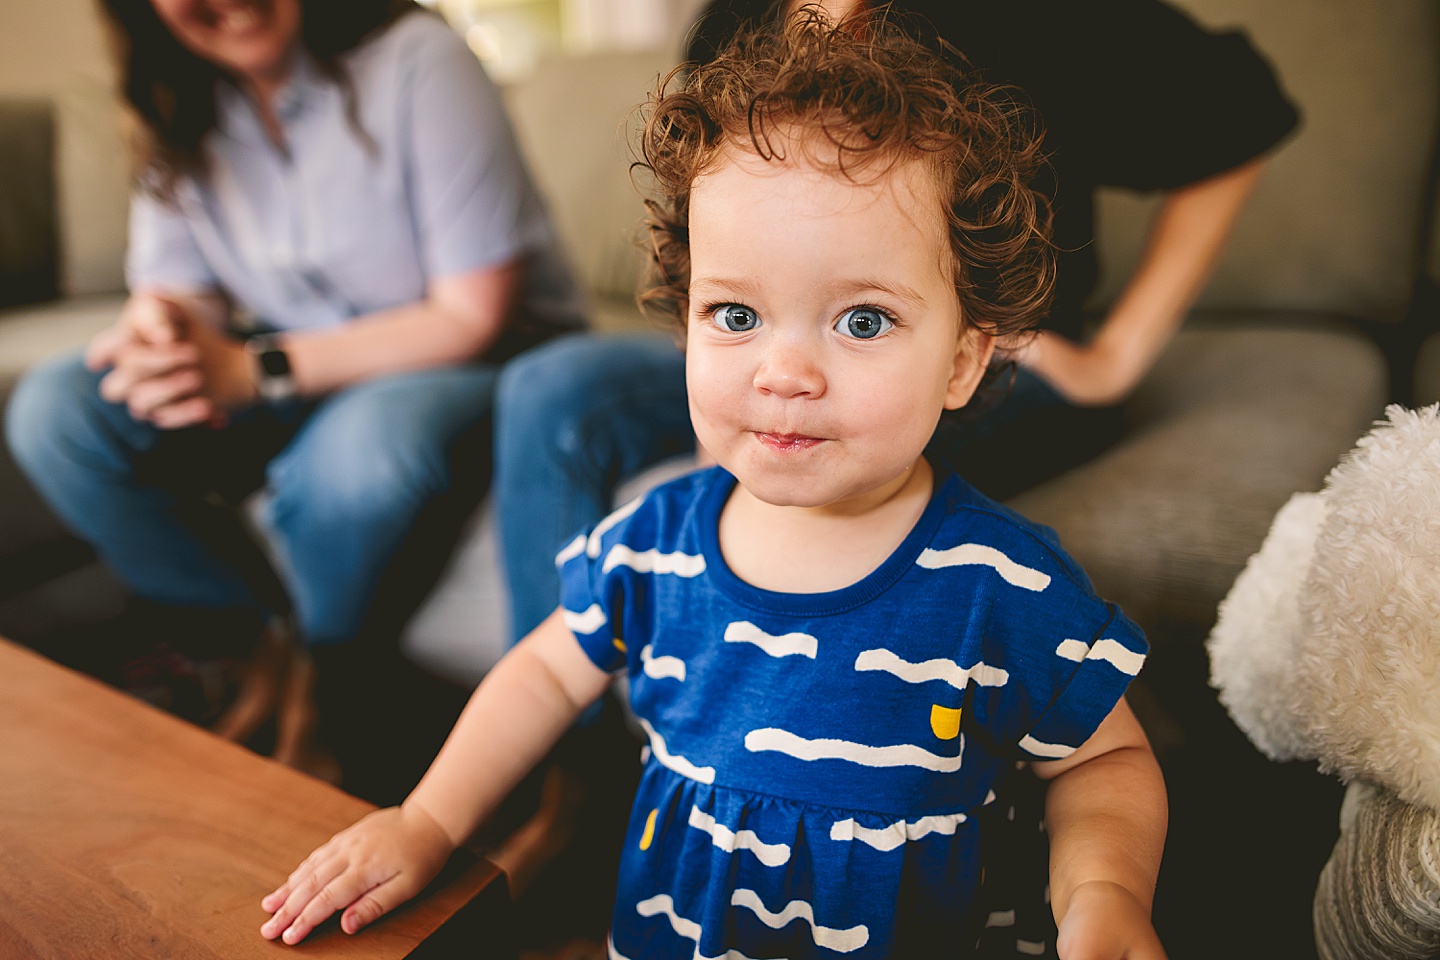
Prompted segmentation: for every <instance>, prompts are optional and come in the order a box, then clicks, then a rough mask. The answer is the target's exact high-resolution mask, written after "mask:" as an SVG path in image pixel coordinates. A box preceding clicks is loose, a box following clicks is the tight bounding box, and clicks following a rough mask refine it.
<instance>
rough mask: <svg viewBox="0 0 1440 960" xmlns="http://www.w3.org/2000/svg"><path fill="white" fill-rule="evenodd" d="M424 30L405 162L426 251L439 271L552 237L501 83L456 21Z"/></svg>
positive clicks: (427, 262)
mask: <svg viewBox="0 0 1440 960" xmlns="http://www.w3.org/2000/svg"><path fill="white" fill-rule="evenodd" d="M416 19H422V18H416ZM422 27H423V28H428V29H418V30H417V32H416V42H417V43H418V44H420V49H418V50H416V51H415V52H414V55H413V56H412V57H411V62H412V63H413V73H412V83H411V85H410V94H409V101H408V103H406V104H405V109H406V110H407V112H408V117H407V118H406V122H407V123H408V131H407V133H408V136H407V139H408V143H407V158H406V161H407V165H408V170H409V178H410V190H411V195H412V198H413V202H414V204H415V218H416V225H417V229H418V232H419V242H420V256H421V259H422V262H423V264H424V268H425V273H426V275H427V276H429V277H432V278H435V277H447V276H453V275H455V274H459V273H465V272H467V271H470V270H474V269H476V268H479V267H485V266H491V265H498V264H501V263H504V262H505V261H507V260H510V259H513V258H515V257H517V256H519V255H521V254H523V253H526V252H528V251H531V250H535V249H539V248H541V247H543V246H545V245H546V244H548V243H549V242H550V236H549V225H548V221H547V220H546V217H545V214H544V210H543V208H542V206H541V205H540V203H539V199H538V196H537V195H536V193H535V190H534V188H533V186H532V184H531V181H530V177H529V174H528V172H527V170H526V168H525V165H524V161H523V159H522V158H521V154H520V150H519V148H518V146H517V144H516V140H515V134H514V131H513V130H512V128H511V126H510V120H509V117H508V116H507V115H506V113H505V107H504V103H503V101H502V100H501V97H500V92H499V90H498V89H497V88H496V86H495V84H494V82H492V81H491V80H490V78H489V76H488V75H487V74H486V73H485V69H484V68H483V67H482V66H481V65H480V62H479V61H478V60H477V59H476V58H475V56H474V55H473V54H472V53H471V52H470V51H469V49H468V48H466V46H465V45H464V43H462V42H461V41H460V38H459V37H457V36H455V35H454V34H453V33H451V32H450V31H449V28H447V27H445V26H444V24H438V23H437V24H433V25H432V24H430V23H425V24H423V25H422Z"/></svg>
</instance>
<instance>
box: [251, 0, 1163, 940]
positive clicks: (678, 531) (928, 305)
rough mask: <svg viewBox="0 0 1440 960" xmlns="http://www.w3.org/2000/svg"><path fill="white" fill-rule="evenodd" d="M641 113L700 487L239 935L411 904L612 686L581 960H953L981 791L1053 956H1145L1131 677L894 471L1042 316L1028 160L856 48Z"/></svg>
mask: <svg viewBox="0 0 1440 960" xmlns="http://www.w3.org/2000/svg"><path fill="white" fill-rule="evenodd" d="M672 87H673V88H672V89H670V92H668V93H666V92H664V90H665V89H666V88H665V87H662V93H661V94H659V95H657V98H656V100H655V101H654V102H653V103H652V106H651V112H650V116H649V118H648V122H647V124H646V129H645V134H644V138H643V150H644V154H645V160H646V165H647V166H648V167H649V169H650V170H651V171H653V173H654V175H655V180H656V182H657V184H658V189H659V193H660V194H661V196H662V199H661V200H660V201H659V202H655V203H651V204H650V205H649V206H650V211H651V222H650V229H651V235H652V238H653V240H654V260H655V263H654V267H655V270H654V273H655V279H654V282H653V284H652V286H651V289H650V290H649V291H648V293H646V294H645V295H644V297H643V299H644V301H645V302H646V304H647V306H649V307H650V308H652V309H654V310H657V311H659V312H660V313H664V314H668V315H670V316H673V317H675V318H676V319H677V320H679V321H680V322H681V324H682V325H683V330H684V340H685V345H686V358H687V359H686V364H687V368H686V376H687V382H688V385H689V396H690V414H691V418H692V420H693V423H694V427H695V432H696V436H697V438H698V440H699V441H700V443H701V444H702V445H703V447H704V448H705V450H706V451H708V452H709V454H710V455H711V456H712V457H713V458H714V460H715V461H716V463H717V464H718V466H716V467H713V468H711V469H708V470H703V471H700V472H697V473H694V474H691V475H689V476H686V477H683V478H681V479H679V480H677V481H674V482H672V483H669V484H666V485H664V486H662V487H660V488H658V489H656V490H655V491H653V492H652V493H650V494H648V495H647V496H644V497H642V498H640V499H638V500H636V501H635V502H633V503H630V504H628V505H626V506H624V507H622V508H621V509H619V510H617V511H616V512H615V513H613V514H612V515H611V516H609V517H608V518H606V519H605V520H604V521H602V522H601V523H599V524H598V525H596V526H595V527H594V528H593V529H592V530H590V531H588V532H587V533H586V534H583V535H581V536H578V537H577V538H576V539H575V541H574V542H573V543H571V544H570V545H569V546H568V547H566V548H565V549H564V550H563V551H561V553H560V555H559V556H558V557H557V560H556V562H557V564H558V565H559V566H560V569H561V574H562V580H563V589H562V594H563V596H562V602H561V606H560V608H559V609H558V610H557V611H556V612H555V613H554V614H553V615H552V616H551V617H550V618H549V619H548V620H546V621H545V622H544V623H543V624H541V625H540V626H539V627H538V628H537V629H536V630H535V631H534V632H533V633H531V634H530V636H529V637H527V638H526V639H525V640H524V642H522V643H521V644H520V645H519V646H517V647H516V648H515V650H514V651H513V652H512V653H510V654H509V655H508V656H507V657H506V658H505V659H504V660H503V661H502V662H501V663H500V664H499V665H497V666H496V668H495V669H494V670H493V671H492V672H491V673H490V675H489V676H488V677H487V678H486V679H485V681H484V683H483V684H481V686H480V688H479V689H478V690H477V691H476V693H475V695H474V697H473V698H472V699H471V701H470V703H469V705H468V706H467V707H466V709H465V712H464V713H463V715H462V716H461V718H460V720H459V721H458V723H457V724H456V727H455V730H454V731H453V732H452V734H451V735H450V738H449V740H448V741H447V742H446V744H445V746H444V748H443V749H442V750H441V752H440V754H439V756H438V757H437V758H436V760H435V762H434V764H433V765H432V766H431V768H430V770H429V771H428V772H427V773H426V775H425V777H424V778H423V779H422V781H421V782H420V784H419V785H418V786H417V787H416V788H415V790H414V792H413V793H412V794H411V795H410V796H409V798H408V799H407V800H406V801H405V802H404V803H403V804H402V805H401V806H399V807H396V808H392V809H387V810H381V811H378V812H376V813H374V814H371V815H370V816H369V817H367V818H365V819H364V820H362V821H360V822H359V823H358V824H356V825H355V826H353V827H351V828H349V829H347V830H345V831H343V832H342V833H340V834H338V835H337V836H336V837H335V838H334V839H332V840H331V841H330V842H329V843H327V844H326V845H325V846H323V847H321V848H320V849H319V850H317V851H316V852H315V853H314V854H312V855H311V856H310V858H309V859H307V860H306V861H305V862H304V863H303V864H301V866H300V867H299V868H298V869H297V870H296V871H295V872H294V873H293V874H292V875H291V877H290V878H289V880H287V881H286V882H285V883H284V884H283V885H282V886H281V887H280V888H279V889H278V890H276V891H275V892H274V893H272V894H270V895H269V896H268V897H266V898H265V900H264V901H263V906H264V908H265V909H266V910H267V911H270V912H272V913H273V916H272V917H271V918H270V920H269V921H268V922H266V924H265V925H264V927H263V928H262V933H263V934H264V935H265V936H266V937H270V938H274V937H282V938H283V940H284V941H285V942H286V943H296V942H298V941H299V940H301V939H302V938H303V937H304V936H306V935H307V934H308V933H309V932H310V931H311V930H312V929H313V928H314V927H315V925H316V924H318V923H320V922H321V921H322V920H324V919H325V918H326V917H327V916H329V915H330V914H331V913H332V912H334V911H335V910H337V909H338V910H343V914H342V916H341V921H340V923H341V927H342V929H344V930H345V931H347V932H354V931H355V930H358V929H359V928H361V927H363V926H364V925H365V924H367V923H370V922H371V921H373V920H375V919H376V918H377V917H379V916H381V915H382V914H383V913H385V912H386V911H387V910H389V909H392V908H393V907H395V906H396V905H398V904H399V903H401V902H403V901H404V900H406V899H407V898H409V897H411V896H413V895H414V894H415V893H416V892H418V891H419V890H420V889H421V888H422V887H423V886H424V885H425V884H426V883H427V882H428V881H429V880H430V879H431V878H432V877H433V876H434V875H435V874H436V873H437V871H438V870H439V869H440V867H441V865H442V864H443V863H444V862H445V860H446V859H447V857H448V856H449V855H450V853H451V852H452V851H453V850H454V849H455V848H456V847H457V846H458V845H459V844H461V843H462V842H464V841H465V840H466V838H467V837H468V836H469V835H470V834H471V832H472V831H473V830H474V829H475V828H476V826H477V825H478V824H479V823H480V822H481V821H483V820H484V819H485V817H486V816H487V815H489V814H490V813H491V812H492V811H494V810H495V809H496V807H497V806H498V804H499V803H500V801H501V800H502V798H503V797H505V795H506V794H507V792H508V791H509V790H511V789H512V788H513V787H514V785H515V784H516V783H517V782H518V781H519V780H520V779H521V777H522V776H523V775H524V774H525V773H526V771H527V770H528V769H529V768H530V767H531V766H532V765H534V764H535V763H536V762H538V761H539V760H540V759H541V758H542V757H543V756H544V755H545V753H546V752H547V750H548V749H549V747H550V746H551V745H552V744H553V743H554V742H555V741H556V740H557V739H558V738H559V737H560V735H561V734H562V733H563V732H564V731H565V729H566V728H567V727H568V726H569V725H570V724H571V722H572V721H573V720H574V718H575V717H576V716H577V715H578V714H579V713H580V712H581V711H582V710H584V709H585V707H586V706H587V705H589V704H590V703H591V702H593V701H594V700H596V699H597V698H598V697H600V696H601V694H602V693H603V692H604V690H605V689H606V686H607V685H608V684H609V682H610V680H611V678H612V676H613V675H614V674H615V673H617V672H619V671H621V670H624V671H625V672H626V674H627V676H628V678H629V681H630V684H629V696H630V705H631V708H632V709H633V712H634V714H635V717H636V718H637V719H638V722H639V724H640V726H641V727H643V729H644V731H645V733H646V735H647V736H648V737H649V746H648V749H647V751H646V756H645V761H644V763H645V768H644V773H643V775H642V779H641V782H640V786H639V790H638V794H637V796H636V799H635V804H634V807H633V811H632V814H631V818H630V824H629V830H628V834H627V836H626V839H625V851H624V854H623V856H622V862H621V868H620V879H619V892H618V898H617V901H616V905H615V912H614V918H613V923H612V928H611V935H610V937H611V939H610V944H609V951H610V955H611V956H612V957H614V958H632V960H640V958H645V960H651V958H672V957H673V958H686V960H689V958H692V957H717V956H725V957H732V958H737V960H739V958H760V957H789V958H801V957H832V956H839V955H844V956H849V957H855V958H872V957H876V958H878V957H895V956H898V957H918V956H927V957H928V956H935V955H942V954H943V955H952V956H956V955H965V954H966V953H967V952H968V951H969V950H970V949H972V948H973V947H974V945H975V943H976V940H977V936H978V934H979V931H980V930H981V929H982V928H983V927H984V926H985V924H986V923H987V922H988V923H999V922H1004V917H1003V916H1000V915H995V916H985V915H982V913H981V911H980V910H979V909H977V907H976V904H977V903H978V902H979V901H980V899H981V891H982V887H983V884H984V882H985V878H984V871H983V869H982V868H981V862H982V855H983V854H984V853H985V851H986V848H985V838H986V836H987V826H986V825H987V823H988V822H990V821H991V820H992V819H993V818H994V817H995V816H996V814H995V812H994V811H995V810H996V808H997V807H999V806H1001V805H1000V804H996V803H994V798H995V788H996V787H997V785H998V784H999V783H1000V781H1001V780H1002V778H1004V777H1005V776H1006V774H1007V773H1008V772H1011V771H1013V770H1014V769H1015V768H1016V765H1017V763H1020V762H1026V761H1028V762H1030V763H1032V764H1033V766H1034V769H1035V770H1036V771H1037V772H1038V773H1039V775H1040V776H1042V777H1044V778H1047V779H1049V780H1050V785H1049V793H1048V799H1047V826H1048V832H1049V835H1050V839H1051V867H1050V890H1051V895H1052V896H1051V902H1052V907H1053V910H1054V913H1055V916H1056V919H1057V921H1058V923H1059V929H1060V936H1059V940H1058V942H1057V943H1058V948H1059V953H1060V955H1061V957H1082V956H1083V957H1086V958H1091V957H1095V958H1121V957H1128V958H1133V960H1148V958H1160V957H1163V956H1164V954H1163V950H1162V948H1161V946H1160V944H1159V941H1158V939H1157V937H1156V935H1155V933H1154V930H1153V929H1152V927H1151V923H1150V904H1151V896H1152V892H1153V888H1154V883H1155V878H1156V874H1157V871H1158V868H1159V860H1160V851H1161V848H1162V846H1163V840H1164V833H1165V796H1164V786H1163V784H1162V782H1161V778H1160V775H1159V771H1158V767H1157V765H1156V763H1155V760H1154V757H1153V755H1152V754H1151V752H1150V749H1149V745H1148V744H1147V742H1146V740H1145V737H1144V734H1143V733H1142V732H1141V730H1140V727H1139V725H1138V724H1137V722H1136V721H1135V718H1134V717H1133V715H1132V714H1131V712H1130V710H1129V709H1128V707H1127V706H1126V704H1125V701H1124V699H1123V695H1124V692H1125V689H1126V686H1127V684H1128V683H1129V682H1130V680H1131V679H1132V678H1133V677H1134V676H1135V675H1136V673H1137V672H1138V671H1139V669H1140V666H1141V664H1142V662H1143V660H1144V657H1145V650H1146V645H1145V641H1144V638H1143V636H1142V634H1141V632H1140V630H1139V629H1138V628H1137V627H1136V626H1135V625H1134V624H1133V623H1131V622H1130V621H1129V620H1128V619H1126V618H1125V617H1124V615H1123V614H1121V613H1120V611H1119V610H1117V609H1116V608H1115V607H1114V606H1112V605H1110V604H1108V603H1106V602H1104V601H1103V600H1100V599H1099V598H1097V597H1096V596H1095V594H1094V593H1093V591H1092V589H1091V587H1090V584H1089V581H1088V580H1087V578H1086V577H1085V575H1084V573H1083V572H1081V570H1080V569H1079V568H1078V567H1077V566H1076V564H1075V563H1074V561H1073V560H1071V559H1070V558H1069V557H1068V556H1067V555H1066V554H1065V553H1064V552H1063V551H1062V550H1061V549H1060V547H1059V545H1058V543H1057V542H1056V540H1055V537H1054V535H1053V534H1052V533H1051V532H1050V531H1049V530H1048V529H1046V528H1043V527H1039V526H1036V525H1034V524H1031V523H1029V522H1027V521H1026V520H1024V519H1023V518H1021V517H1019V516H1017V515H1016V514H1014V513H1013V512H1011V511H1009V510H1007V509H1006V508H1004V507H1001V506H999V505H997V504H995V503H993V502H991V501H989V500H987V499H986V498H985V497H983V496H981V495H980V494H978V493H976V492H975V491H974V490H973V489H971V488H970V487H969V486H968V485H967V484H966V483H965V482H964V480H962V479H961V478H960V477H959V476H957V475H956V474H955V473H954V472H952V471H951V470H950V469H949V468H948V467H945V466H943V465H939V464H932V463H931V462H930V461H929V460H928V459H927V458H926V457H925V455H924V450H925V447H926V444H927V442H928V441H929V439H930V437H931V434H932V433H933V432H934V430H935V428H936V426H937V424H938V422H939V420H940V418H941V416H942V414H943V413H944V412H945V411H955V410H959V409H960V408H962V407H964V406H965V405H966V404H967V403H968V402H969V401H970V400H971V398H972V396H973V394H974V393H975V391H976V389H977V387H978V386H979V384H980V382H981V380H982V379H983V377H984V375H985V373H986V371H987V369H988V367H989V361H990V358H991V354H992V350H993V346H994V344H995V342H996V340H997V339H998V338H1013V337H1015V336H1016V335H1017V334H1019V333H1020V332H1022V331H1023V330H1024V329H1026V328H1027V326H1028V325H1029V324H1031V323H1033V321H1034V320H1035V319H1036V318H1037V314H1038V313H1039V312H1041V311H1042V310H1043V309H1044V306H1045V304H1046V300H1047V298H1048V295H1049V289H1050V287H1051V285H1052V284H1051V279H1052V268H1051V258H1050V251H1049V247H1048V245H1047V242H1046V239H1045V213H1044V206H1043V203H1041V202H1040V201H1038V200H1037V197H1036V195H1035V194H1034V193H1033V192H1032V191H1031V190H1030V189H1029V188H1028V187H1027V186H1026V181H1027V178H1028V177H1029V175H1030V173H1031V172H1032V171H1033V169H1034V167H1035V166H1036V164H1037V163H1038V157H1039V154H1038V144H1037V142H1036V137H1035V135H1034V131H1033V129H1031V128H1030V127H1029V126H1028V125H1027V124H1026V123H1025V122H1024V118H1023V116H1022V114H1021V111H1019V109H1018V108H1017V107H1015V106H1014V104H1013V103H1012V102H1011V101H1010V100H1008V99H1007V97H1006V95H1005V93H1004V91H1003V90H997V89H995V88H990V87H986V86H983V85H981V84H978V83H976V82H974V81H972V80H971V79H970V78H968V77H966V76H963V75H961V74H960V73H958V72H956V69H955V68H954V67H952V66H950V65H948V64H947V62H946V61H945V60H943V59H942V58H941V57H939V56H937V55H936V54H934V53H932V52H931V51H929V50H928V49H926V48H925V47H923V46H922V45H920V44H918V43H915V42H913V41H911V40H909V39H907V38H906V36H905V35H904V34H903V32H902V31H900V30H898V29H897V28H895V27H894V26H893V25H892V24H890V23H888V22H887V21H886V20H885V19H884V17H883V16H871V17H869V18H865V19H862V18H855V19H850V20H846V21H845V22H844V23H842V24H840V25H839V26H835V25H833V24H830V23H828V22H827V21H826V20H825V19H824V18H823V16H821V15H820V14H818V13H814V12H810V13H806V14H804V15H802V16H800V17H796V18H792V19H791V20H790V22H789V23H788V24H786V25H785V26H783V27H775V28H771V29H769V30H768V31H760V32H756V33H753V34H749V35H747V36H744V37H742V38H740V39H738V40H737V41H736V42H735V44H734V45H733V46H732V48H731V49H730V50H729V51H727V52H726V53H724V54H723V55H722V56H720V57H718V58H717V59H716V60H715V61H714V62H712V63H711V64H708V65H705V66H702V67H697V68H695V69H694V70H693V71H692V72H690V73H689V74H688V75H687V76H686V77H684V79H683V81H680V82H679V83H678V87H677V86H675V85H674V84H672Z"/></svg>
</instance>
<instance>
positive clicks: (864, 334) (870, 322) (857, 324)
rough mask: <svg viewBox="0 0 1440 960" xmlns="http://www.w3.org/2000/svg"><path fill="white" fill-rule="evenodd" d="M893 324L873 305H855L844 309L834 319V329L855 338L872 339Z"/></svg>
mask: <svg viewBox="0 0 1440 960" xmlns="http://www.w3.org/2000/svg"><path fill="white" fill-rule="evenodd" d="M894 325H895V324H894V322H893V321H891V319H890V318H889V317H887V316H885V314H883V313H881V312H880V311H879V310H876V309H875V308H874V307H855V308H854V309H851V310H846V311H845V312H844V313H842V314H841V315H840V319H839V320H836V321H835V330H836V331H837V332H838V333H841V334H843V335H844V336H847V337H854V338H855V339H856V340H874V339H875V338H876V337H878V336H880V334H882V333H885V332H886V331H887V330H889V329H890V328H891V327H893V326H894Z"/></svg>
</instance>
